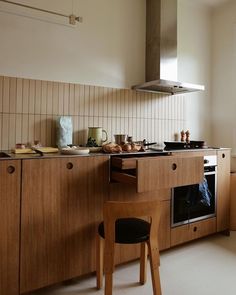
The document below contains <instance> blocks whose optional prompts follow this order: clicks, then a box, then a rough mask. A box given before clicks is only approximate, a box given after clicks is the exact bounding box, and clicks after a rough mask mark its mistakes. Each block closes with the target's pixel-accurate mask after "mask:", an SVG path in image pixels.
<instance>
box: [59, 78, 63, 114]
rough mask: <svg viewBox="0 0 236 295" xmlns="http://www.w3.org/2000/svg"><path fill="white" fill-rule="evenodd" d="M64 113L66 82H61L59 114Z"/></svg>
mask: <svg viewBox="0 0 236 295" xmlns="http://www.w3.org/2000/svg"><path fill="white" fill-rule="evenodd" d="M63 114H64V84H63V83H59V89H58V115H59V116H62V115H63Z"/></svg>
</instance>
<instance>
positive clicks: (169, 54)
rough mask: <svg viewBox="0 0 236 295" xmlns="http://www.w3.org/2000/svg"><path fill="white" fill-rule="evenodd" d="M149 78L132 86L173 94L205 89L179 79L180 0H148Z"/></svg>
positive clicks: (147, 61)
mask: <svg viewBox="0 0 236 295" xmlns="http://www.w3.org/2000/svg"><path fill="white" fill-rule="evenodd" d="M146 81H147V82H146V83H143V84H140V85H136V86H133V87H132V89H135V90H138V91H146V92H162V93H163V92H166V93H170V94H177V93H187V92H193V91H199V90H204V89H205V87H204V86H203V85H197V84H190V83H182V82H178V81H177V0H146Z"/></svg>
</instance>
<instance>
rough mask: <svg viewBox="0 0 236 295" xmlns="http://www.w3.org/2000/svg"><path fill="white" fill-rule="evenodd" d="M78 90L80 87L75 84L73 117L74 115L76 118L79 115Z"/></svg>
mask: <svg viewBox="0 0 236 295" xmlns="http://www.w3.org/2000/svg"><path fill="white" fill-rule="evenodd" d="M79 90H80V85H79V84H75V109H74V115H76V116H78V115H79Z"/></svg>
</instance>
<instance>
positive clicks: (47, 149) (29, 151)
mask: <svg viewBox="0 0 236 295" xmlns="http://www.w3.org/2000/svg"><path fill="white" fill-rule="evenodd" d="M37 150H39V151H41V152H42V153H45V154H47V153H58V151H59V150H58V148H53V147H40V148H38V149H37ZM12 152H13V153H14V154H35V151H34V150H32V149H30V148H25V149H12Z"/></svg>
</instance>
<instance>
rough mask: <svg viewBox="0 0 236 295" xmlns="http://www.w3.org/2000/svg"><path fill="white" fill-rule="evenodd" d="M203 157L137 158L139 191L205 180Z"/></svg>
mask: <svg viewBox="0 0 236 295" xmlns="http://www.w3.org/2000/svg"><path fill="white" fill-rule="evenodd" d="M203 174H204V166H203V157H202V156H198V157H187V158H178V157H173V156H170V157H159V158H143V159H138V160H137V191H138V192H146V191H154V190H157V189H162V188H170V187H176V186H182V185H188V184H194V183H199V182H201V181H202V180H203Z"/></svg>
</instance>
